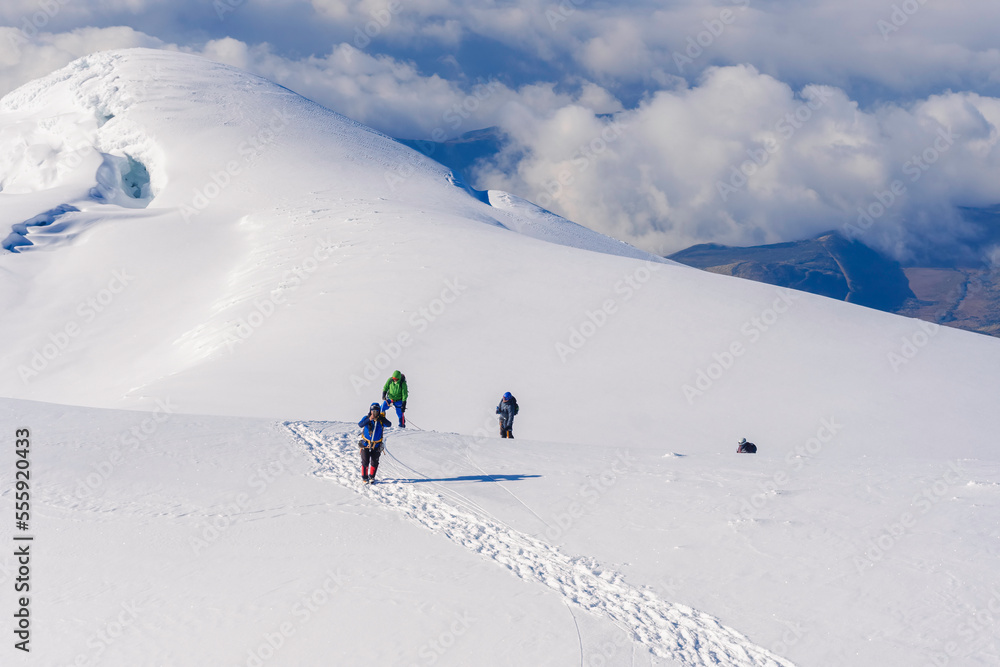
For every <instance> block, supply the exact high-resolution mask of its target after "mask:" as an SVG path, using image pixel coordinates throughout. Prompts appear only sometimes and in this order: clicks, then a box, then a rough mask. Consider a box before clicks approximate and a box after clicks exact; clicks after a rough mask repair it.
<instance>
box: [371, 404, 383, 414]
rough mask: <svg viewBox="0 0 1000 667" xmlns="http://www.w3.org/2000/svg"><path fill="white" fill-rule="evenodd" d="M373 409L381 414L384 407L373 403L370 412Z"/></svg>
mask: <svg viewBox="0 0 1000 667" xmlns="http://www.w3.org/2000/svg"><path fill="white" fill-rule="evenodd" d="M372 408H374V409H375V410H378V411H379V412H382V407H381V406H380V405H379V404H378V403H372V404H371V407H370V408H368V412H371V411H372Z"/></svg>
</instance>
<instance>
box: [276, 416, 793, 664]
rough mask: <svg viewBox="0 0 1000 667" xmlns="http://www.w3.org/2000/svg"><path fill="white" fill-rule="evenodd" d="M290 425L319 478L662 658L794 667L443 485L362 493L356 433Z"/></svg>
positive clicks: (383, 487) (348, 428) (387, 486)
mask: <svg viewBox="0 0 1000 667" xmlns="http://www.w3.org/2000/svg"><path fill="white" fill-rule="evenodd" d="M284 425H285V427H286V428H287V429H288V431H289V432H290V433H291V434H292V435H293V436H294V437H295V439H296V440H298V441H299V442H301V443H302V445H303V446H304V447H306V448H307V449H308V451H309V453H310V454H311V455H312V457H313V459H314V460H315V461H316V464H317V469H316V471H315V474H317V475H318V476H321V477H325V478H329V479H333V480H334V481H336V482H337V483H338V484H340V485H342V486H344V487H347V488H349V489H352V490H355V491H358V492H359V493H364V494H365V495H367V496H369V497H370V498H372V499H374V500H375V501H377V502H379V503H381V504H382V505H384V506H386V507H389V508H391V509H394V510H396V511H398V512H400V513H402V514H403V515H404V516H406V518H407V519H409V520H410V521H413V522H415V523H417V524H419V525H421V526H423V527H425V528H428V529H429V530H431V531H432V532H434V533H439V534H443V535H444V536H446V537H447V538H448V539H449V540H451V541H452V542H456V543H457V544H460V545H462V546H464V547H465V548H467V549H469V550H470V551H473V552H475V553H478V554H480V555H482V556H483V557H485V558H488V559H491V560H494V561H496V562H497V563H499V564H501V565H503V566H504V567H506V568H507V569H509V570H510V571H511V572H512V573H513V574H514V575H516V576H517V577H519V578H521V579H523V580H526V581H533V582H537V583H540V584H543V585H545V586H547V587H549V588H551V589H553V590H555V591H557V592H558V593H559V594H560V595H561V596H562V597H563V599H564V600H565V601H566V602H567V603H569V604H572V605H575V606H577V607H579V608H581V609H583V610H585V611H588V612H590V613H592V614H597V615H602V616H606V617H608V618H610V619H611V620H612V621H613V622H614V623H615V624H616V625H618V626H619V627H621V628H622V629H623V630H624V631H625V632H626V634H627V635H628V636H630V637H632V639H633V640H634V641H637V642H640V643H642V644H644V645H646V646H647V647H649V649H650V650H651V651H652V652H653V653H654V654H655V655H657V656H659V657H662V658H669V659H672V660H675V661H677V662H678V663H679V664H681V665H685V666H687V665H728V666H733V667H744V666H746V667H750V666H762V667H772V666H773V667H777V666H781V667H793V663H791V662H789V661H788V660H785V659H783V658H781V657H778V656H775V655H774V654H773V653H771V652H770V651H767V650H765V649H764V648H762V647H760V646H757V645H756V644H754V643H753V642H752V641H751V640H750V639H748V638H747V637H745V636H744V635H742V634H740V633H739V632H737V631H736V630H733V629H732V628H728V627H726V626H725V625H723V624H722V623H720V622H719V621H718V620H717V619H715V618H713V617H712V616H709V615H708V614H704V613H702V612H699V611H697V610H694V609H691V608H689V607H685V606H683V605H678V604H674V603H670V602H667V601H665V600H661V599H659V598H658V597H657V596H656V595H655V594H653V593H652V592H651V591H648V590H640V589H638V588H634V587H632V586H629V585H628V584H627V583H626V582H625V581H624V577H623V576H622V575H621V574H619V573H616V572H613V571H608V570H605V569H603V568H602V567H601V566H600V565H599V564H598V563H596V562H595V561H593V560H592V559H587V558H580V557H578V558H571V557H570V556H567V555H566V554H564V553H562V552H561V551H560V550H559V549H557V548H556V547H554V546H552V545H550V544H547V543H545V542H543V541H541V540H539V539H537V538H534V537H532V536H530V535H526V534H524V533H522V532H520V531H517V530H515V529H513V528H511V527H509V526H507V525H506V524H504V523H503V522H501V521H499V520H497V519H495V518H494V517H492V516H490V515H489V514H488V513H487V512H486V511H485V510H483V509H482V508H481V507H479V506H478V505H477V504H476V503H474V502H472V501H470V500H469V499H467V498H465V497H464V496H462V495H460V494H457V493H455V492H454V491H451V490H448V489H446V488H445V487H443V486H441V485H439V484H435V486H436V487H437V488H438V489H439V491H440V492H439V493H434V494H432V493H426V492H423V491H420V490H417V489H415V488H413V487H412V486H407V485H403V484H392V483H385V482H383V483H380V484H378V485H376V486H367V487H364V486H361V485H360V482H359V479H358V465H357V461H356V455H355V454H356V452H355V448H356V444H355V442H356V437H357V436H356V433H355V431H356V429H355V428H354V426H353V425H350V424H330V423H328V422H285V423H284ZM386 454H387V456H386V458H384V459H383V463H382V464H381V465H380V468H381V469H382V470H383V471H385V470H387V469H392V468H394V466H395V465H399V466H403V467H406V466H405V464H403V463H402V462H400V461H398V459H395V457H393V456H392V454H391V453H390V452H388V451H387V452H386ZM386 464H389V465H386ZM397 471H398V472H403V471H402V470H399V469H397ZM411 471H412V469H411ZM412 472H417V473H418V474H420V473H419V472H418V471H412ZM445 494H447V496H446V495H445Z"/></svg>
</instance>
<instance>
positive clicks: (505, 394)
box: [503, 391, 514, 401]
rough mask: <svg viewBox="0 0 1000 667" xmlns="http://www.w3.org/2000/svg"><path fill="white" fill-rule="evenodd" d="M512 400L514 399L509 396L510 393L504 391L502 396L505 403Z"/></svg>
mask: <svg viewBox="0 0 1000 667" xmlns="http://www.w3.org/2000/svg"><path fill="white" fill-rule="evenodd" d="M512 398H514V397H513V396H511V395H510V392H509V391H505V392H504V394H503V400H505V401H509V400H510V399H512Z"/></svg>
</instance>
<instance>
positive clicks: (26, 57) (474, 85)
mask: <svg viewBox="0 0 1000 667" xmlns="http://www.w3.org/2000/svg"><path fill="white" fill-rule="evenodd" d="M0 25H2V26H6V27H5V28H0V91H2V92H4V93H5V92H7V91H9V90H11V89H13V88H14V87H16V86H18V85H20V84H22V83H24V82H26V81H28V80H31V79H33V78H36V77H38V76H42V75H44V74H46V73H48V72H50V71H52V70H54V69H57V68H58V67H61V66H63V65H65V64H66V63H68V62H70V61H71V60H73V59H74V58H76V57H79V56H82V55H86V54H87V53H90V52H93V51H98V50H103V49H109V48H120V47H128V46H149V47H154V48H168V49H177V50H183V51H189V52H193V53H198V54H202V55H205V56H207V57H209V58H213V59H215V60H219V61H222V62H227V63H229V64H233V65H236V66H239V67H242V68H244V69H247V70H250V71H252V72H255V73H257V74H260V75H262V76H265V77H267V78H269V79H272V80H274V81H276V82H278V83H280V84H282V85H285V86H288V87H289V88H291V89H292V90H295V91H297V92H299V93H301V94H303V95H306V96H307V97H310V98H312V99H314V100H316V101H318V102H320V103H321V104H324V105H325V106H328V107H330V108H331V109H334V110H336V111H339V112H341V113H344V114H345V115H348V116H350V117H352V118H355V119H356V120H359V121H361V122H364V123H367V124H369V125H371V126H373V127H375V128H377V129H379V130H382V131H384V132H386V133H388V134H391V135H394V136H400V137H406V138H430V137H432V136H437V137H440V136H448V137H451V136H456V135H458V134H461V133H464V132H467V131H471V130H475V129H479V128H482V127H488V126H497V127H499V128H501V130H503V131H504V133H505V136H506V138H507V141H506V145H505V146H506V148H505V150H504V151H503V152H502V153H501V154H500V155H498V156H497V157H496V159H494V160H492V161H490V162H488V163H483V164H482V165H480V168H479V169H478V171H477V172H476V174H475V178H476V185H478V186H480V187H487V186H488V187H496V188H502V189H507V190H510V191H512V192H515V193H517V194H520V195H522V196H524V197H526V198H528V199H531V200H533V201H536V202H538V203H540V204H542V205H544V206H545V207H547V208H550V209H551V210H553V211H555V212H557V213H561V214H563V215H566V216H567V217H570V218H572V219H574V220H576V221H578V222H581V223H583V224H586V225H588V226H590V227H592V228H595V229H598V230H599V231H603V232H605V233H608V234H611V235H613V236H616V237H618V238H621V239H623V240H626V241H629V242H632V243H635V244H636V245H639V246H641V247H643V248H645V249H648V250H653V251H657V252H671V251H674V250H678V249H681V248H683V247H686V246H687V245H690V244H692V243H697V242H705V241H715V242H720V243H730V244H751V243H765V242H776V241H784V240H793V239H797V238H803V237H806V236H809V235H813V234H816V233H820V232H822V231H825V230H828V229H842V230H846V231H850V232H852V233H855V234H856V235H858V236H859V237H860V238H861V239H862V240H864V241H866V242H868V243H870V244H872V245H874V246H876V247H879V248H880V249H882V250H884V251H886V252H889V253H891V254H893V255H894V256H896V257H898V258H900V259H904V260H925V259H927V258H928V257H930V256H932V255H937V256H947V257H952V258H954V257H959V256H965V257H968V256H969V255H970V254H971V255H975V256H979V257H982V256H989V255H991V254H995V253H994V251H993V248H992V247H991V246H990V244H989V243H986V242H984V240H983V238H982V237H983V232H982V231H981V230H979V229H976V228H974V227H971V226H970V225H969V223H967V222H965V221H964V220H963V219H962V217H961V216H960V215H959V213H958V212H957V211H958V209H957V207H959V206H974V207H983V206H990V205H993V204H997V203H1000V178H998V176H1000V151H998V150H997V147H996V144H997V141H998V127H1000V101H998V98H1000V49H998V48H997V46H996V44H997V40H996V38H995V29H996V26H997V25H1000V3H997V2H996V1H995V0H949V1H948V2H944V0H923V1H922V0H893V1H888V2H881V1H879V0H799V1H790V0H720V1H718V2H703V1H699V0H686V1H681V2H669V3H668V2H649V1H646V0H634V1H632V2H619V3H611V2H598V1H592V0H562V1H561V2H542V1H536V0H524V1H520V2H503V1H492V2H491V1H485V0H473V1H470V2H457V1H454V0H354V1H346V2H344V1H334V0H312V2H307V1H303V0H243V1H240V0H215V1H214V2H212V1H210V0H199V1H197V2H195V1H191V0H188V1H186V0H178V1H174V2H171V1H167V0H102V1H101V2H84V1H82V0H6V1H5V2H4V3H3V6H2V8H0ZM796 114H797V115H796ZM914 160H916V162H915V161H914ZM925 167H926V168H925ZM894 186H895V191H897V192H900V193H901V194H899V195H892V193H893V192H894ZM887 193H888V194H887ZM889 195H892V197H893V198H892V200H891V201H889V198H888V197H889ZM880 207H881V208H880ZM876 214H877V215H876ZM869 221H870V222H869Z"/></svg>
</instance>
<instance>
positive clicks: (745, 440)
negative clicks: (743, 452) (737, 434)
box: [739, 438, 747, 445]
mask: <svg viewBox="0 0 1000 667" xmlns="http://www.w3.org/2000/svg"><path fill="white" fill-rule="evenodd" d="M739 444H741V445H745V444H747V439H746V438H740V443H739Z"/></svg>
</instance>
